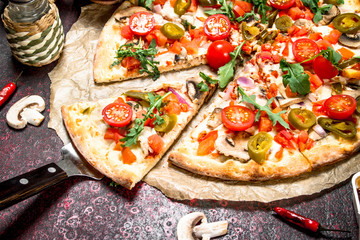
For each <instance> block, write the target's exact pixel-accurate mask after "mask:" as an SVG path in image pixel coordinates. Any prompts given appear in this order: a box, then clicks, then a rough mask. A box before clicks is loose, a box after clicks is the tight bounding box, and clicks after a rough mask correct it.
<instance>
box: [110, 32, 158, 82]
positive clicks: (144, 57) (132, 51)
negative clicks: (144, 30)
mask: <svg viewBox="0 0 360 240" xmlns="http://www.w3.org/2000/svg"><path fill="white" fill-rule="evenodd" d="M156 54H157V49H156V41H155V39H153V40H151V42H150V44H149V47H148V49H142V43H141V41H139V44H138V45H137V46H135V45H134V44H133V43H129V44H124V45H121V46H120V47H119V49H118V50H117V51H116V56H115V58H116V60H114V62H113V63H112V64H111V65H110V68H112V67H114V66H116V65H118V64H120V63H121V61H122V60H123V59H124V58H126V57H134V58H136V59H137V60H139V61H140V65H141V68H140V70H139V72H140V73H144V72H146V73H147V74H149V76H151V77H152V79H153V80H156V79H158V78H159V77H160V71H159V69H158V68H157V66H156V65H157V64H159V62H156V61H154V57H155V55H156ZM148 66H149V67H150V69H149V67H148Z"/></svg>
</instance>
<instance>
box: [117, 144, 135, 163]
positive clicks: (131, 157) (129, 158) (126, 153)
mask: <svg viewBox="0 0 360 240" xmlns="http://www.w3.org/2000/svg"><path fill="white" fill-rule="evenodd" d="M121 156H122V161H123V163H124V164H132V163H133V162H136V155H135V154H134V153H133V152H132V151H131V149H130V148H129V147H123V148H122V150H121Z"/></svg>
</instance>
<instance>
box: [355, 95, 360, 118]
mask: <svg viewBox="0 0 360 240" xmlns="http://www.w3.org/2000/svg"><path fill="white" fill-rule="evenodd" d="M355 100H356V110H355V111H356V113H357V114H360V96H358V97H356V99H355Z"/></svg>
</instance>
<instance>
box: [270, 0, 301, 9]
mask: <svg viewBox="0 0 360 240" xmlns="http://www.w3.org/2000/svg"><path fill="white" fill-rule="evenodd" d="M294 3H295V0H270V4H271V6H272V7H274V8H277V9H289V8H290V7H291V6H292V5H294Z"/></svg>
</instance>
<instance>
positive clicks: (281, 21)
mask: <svg viewBox="0 0 360 240" xmlns="http://www.w3.org/2000/svg"><path fill="white" fill-rule="evenodd" d="M293 25H294V24H293V21H292V19H291V18H290V17H289V16H287V15H284V16H281V17H279V18H277V19H276V20H275V26H276V28H277V29H279V30H280V31H281V32H287V31H288V29H289V28H291V27H292V26H293Z"/></svg>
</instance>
